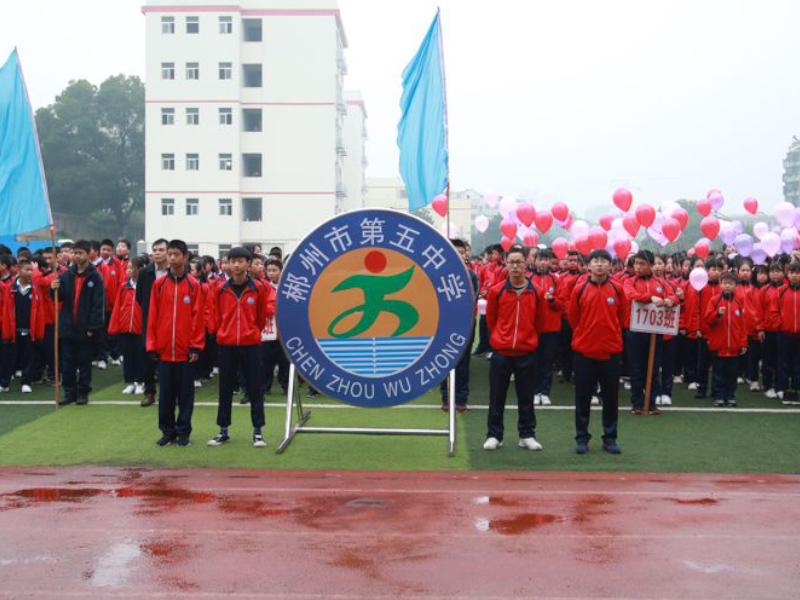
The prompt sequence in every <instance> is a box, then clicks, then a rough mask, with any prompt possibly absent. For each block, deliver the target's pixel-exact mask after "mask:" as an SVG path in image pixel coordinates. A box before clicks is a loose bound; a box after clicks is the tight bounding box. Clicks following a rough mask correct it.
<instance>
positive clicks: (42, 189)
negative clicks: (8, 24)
mask: <svg viewBox="0 0 800 600" xmlns="http://www.w3.org/2000/svg"><path fill="white" fill-rule="evenodd" d="M52 224H53V217H52V215H51V214H50V199H49V197H48V195H47V181H46V180H45V178H44V168H43V167H42V158H41V155H40V153H39V140H38V138H37V136H36V124H35V123H34V120H33V112H32V111H31V105H30V101H29V100H28V92H27V91H26V89H25V81H24V79H23V78H22V67H21V66H20V64H19V56H18V55H17V51H16V50H14V52H12V53H11V56H10V57H9V59H8V60H7V61H6V64H5V65H3V67H2V68H0V236H3V235H16V234H19V233H30V232H32V231H36V230H39V229H43V228H44V227H47V226H49V225H52Z"/></svg>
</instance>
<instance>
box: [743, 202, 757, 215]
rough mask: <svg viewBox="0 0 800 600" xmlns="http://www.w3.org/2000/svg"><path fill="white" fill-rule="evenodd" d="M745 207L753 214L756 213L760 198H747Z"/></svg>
mask: <svg viewBox="0 0 800 600" xmlns="http://www.w3.org/2000/svg"><path fill="white" fill-rule="evenodd" d="M744 208H745V210H746V211H747V212H749V213H750V214H751V215H754V214H756V212H758V200H756V199H755V198H745V199H744Z"/></svg>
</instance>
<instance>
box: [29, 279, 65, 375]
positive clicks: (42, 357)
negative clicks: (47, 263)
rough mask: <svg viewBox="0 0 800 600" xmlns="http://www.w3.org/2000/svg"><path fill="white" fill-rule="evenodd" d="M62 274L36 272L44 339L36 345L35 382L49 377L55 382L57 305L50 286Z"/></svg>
mask: <svg viewBox="0 0 800 600" xmlns="http://www.w3.org/2000/svg"><path fill="white" fill-rule="evenodd" d="M60 273H61V269H60V268H59V272H58V273H56V272H55V271H52V270H45V271H36V272H35V273H34V276H33V282H34V285H35V286H36V287H37V289H38V290H39V299H40V301H41V303H42V306H41V308H42V315H43V318H44V338H43V339H42V343H41V344H37V345H36V349H35V359H34V360H35V366H34V375H33V379H34V380H39V379H41V378H42V377H43V376H44V375H47V379H48V380H49V381H51V382H55V379H56V367H55V322H56V314H55V303H54V301H53V297H52V296H51V295H50V284H51V283H52V282H53V281H55V279H56V278H57V277H58V276H59V274H60Z"/></svg>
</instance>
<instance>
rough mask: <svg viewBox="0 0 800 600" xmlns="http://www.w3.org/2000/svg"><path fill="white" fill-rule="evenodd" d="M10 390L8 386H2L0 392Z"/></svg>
mask: <svg viewBox="0 0 800 600" xmlns="http://www.w3.org/2000/svg"><path fill="white" fill-rule="evenodd" d="M7 391H8V388H7V387H3V386H0V393H5V392H7Z"/></svg>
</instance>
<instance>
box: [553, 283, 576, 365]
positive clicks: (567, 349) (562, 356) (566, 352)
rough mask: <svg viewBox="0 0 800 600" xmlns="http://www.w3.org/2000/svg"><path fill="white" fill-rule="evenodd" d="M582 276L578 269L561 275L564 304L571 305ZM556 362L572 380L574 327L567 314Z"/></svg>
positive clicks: (564, 318)
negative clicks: (573, 292)
mask: <svg viewBox="0 0 800 600" xmlns="http://www.w3.org/2000/svg"><path fill="white" fill-rule="evenodd" d="M580 277H581V272H580V271H579V270H578V269H575V270H574V271H573V270H569V271H566V272H565V273H563V274H562V275H561V276H560V277H559V281H560V282H561V304H562V306H568V305H569V299H570V296H571V295H572V290H573V288H574V287H575V284H576V283H577V281H578V279H579V278H580ZM556 364H557V365H558V369H559V370H560V371H561V376H562V377H563V378H564V381H572V327H571V326H570V324H569V320H568V319H567V317H566V315H562V316H561V331H560V333H559V337H558V342H557V348H556Z"/></svg>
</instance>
